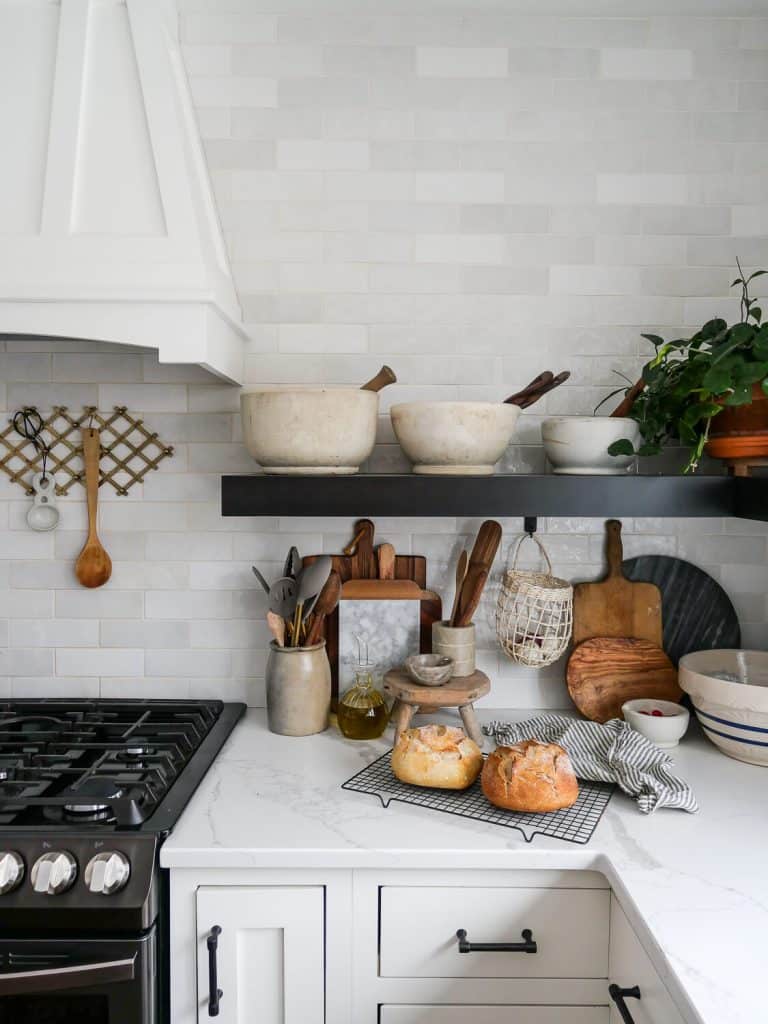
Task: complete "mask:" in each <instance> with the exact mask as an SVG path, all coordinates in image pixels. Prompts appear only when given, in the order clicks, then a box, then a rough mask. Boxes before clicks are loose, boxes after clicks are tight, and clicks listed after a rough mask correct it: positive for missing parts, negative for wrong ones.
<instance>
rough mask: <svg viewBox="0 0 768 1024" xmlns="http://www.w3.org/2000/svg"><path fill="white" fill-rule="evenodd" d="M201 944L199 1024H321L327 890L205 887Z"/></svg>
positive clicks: (201, 905) (200, 910) (200, 919)
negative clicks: (213, 1023)
mask: <svg viewBox="0 0 768 1024" xmlns="http://www.w3.org/2000/svg"><path fill="white" fill-rule="evenodd" d="M217 929H220V930H217ZM197 939H198V946H197V948H198V956H197V994H198V1021H199V1022H200V1024H203V1022H205V1024H211V1021H212V1020H213V1019H214V1018H216V1017H217V1018H218V1020H219V1021H220V1022H221V1024H255V1022H257V1021H258V1024H323V1022H324V1020H325V1005H324V1003H325V995H324V990H325V979H324V890H323V887H322V886H264V887H261V886H203V887H201V888H199V889H198V890H197ZM217 992H218V993H220V995H217Z"/></svg>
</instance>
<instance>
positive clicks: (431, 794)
mask: <svg viewBox="0 0 768 1024" xmlns="http://www.w3.org/2000/svg"><path fill="white" fill-rule="evenodd" d="M391 762H392V752H391V751H387V753H386V754H382V756H381V757H379V758H377V759H376V760H375V761H373V762H372V763H371V764H369V765H368V767H367V768H363V770H362V771H359V772H358V773H357V774H356V775H353V776H352V778H351V779H348V780H347V781H346V782H345V783H343V784H342V787H341V788H342V789H346V790H353V791H354V792H357V793H372V794H375V795H376V796H378V798H379V799H380V800H381V803H382V806H383V807H385V808H386V807H389V804H390V803H391V802H392V801H393V800H397V801H400V802H401V803H406V804H414V805H415V806H417V807H426V808H428V809H429V810H433V811H443V812H444V813H446V814H455V815H458V816H459V817H461V818H472V819H474V820H475V821H483V822H488V823H489V824H491V825H500V826H502V827H503V828H515V829H517V830H518V831H519V832H522V834H523V837H524V839H525V841H526V842H527V843H530V842H531V841H532V840H533V837H534V836H537V835H540V836H552V837H553V838H555V839H562V840H565V841H566V842H569V843H581V844H583V843H588V842H589V840H590V839H591V838H592V835H593V833H594V831H595V829H596V828H597V826H598V824H599V822H600V818H601V817H602V815H603V811H604V810H605V808H606V807H607V806H608V801H609V800H610V799H611V796H612V795H613V793H614V790H615V788H616V787H615V786H613V785H611V784H610V783H606V782H590V781H587V780H582V779H580V780H579V797H578V799H577V801H576V803H575V804H574V805H573V806H572V807H568V808H566V809H565V810H562V811H553V812H551V813H550V814H522V813H518V812H517V811H505V810H502V809H501V808H499V807H494V806H493V804H491V803H489V802H488V800H486V798H485V796H484V795H483V791H482V789H481V788H480V780H479V779H477V781H476V782H474V783H473V784H472V785H471V786H470V787H469V788H468V789H464V790H456V789H428V788H426V787H422V786H410V785H407V784H406V783H404V782H400V781H399V780H398V779H396V778H395V776H394V773H393V772H392V764H391Z"/></svg>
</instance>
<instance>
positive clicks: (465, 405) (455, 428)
mask: <svg viewBox="0 0 768 1024" xmlns="http://www.w3.org/2000/svg"><path fill="white" fill-rule="evenodd" d="M519 415H520V407H519V406H517V405H507V404H506V403H504V402H401V403H400V404H399V405H393V406H392V408H391V409H390V416H391V419H392V428H393V430H394V432H395V436H396V437H397V440H398V442H399V444H400V447H401V448H402V449H403V451H404V452H405V454H406V455H407V456H408V458H409V459H410V460H411V462H412V463H413V472H414V473H427V474H430V473H433V474H436V475H448V476H461V475H467V476H469V475H482V476H489V475H490V474H491V473H493V467H494V466H495V465H496V463H497V462H498V461H499V459H500V458H501V457H502V455H503V454H504V452H505V451H506V448H507V445H508V444H509V442H510V441H511V439H512V435H513V433H514V432H515V424H516V423H517V417H518V416H519Z"/></svg>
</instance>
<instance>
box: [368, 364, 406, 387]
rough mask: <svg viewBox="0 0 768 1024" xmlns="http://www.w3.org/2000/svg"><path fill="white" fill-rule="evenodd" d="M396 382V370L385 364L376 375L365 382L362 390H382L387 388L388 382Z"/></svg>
mask: <svg viewBox="0 0 768 1024" xmlns="http://www.w3.org/2000/svg"><path fill="white" fill-rule="evenodd" d="M396 382H397V377H396V376H395V371H394V370H392V369H391V368H390V367H389V366H386V365H385V366H382V368H381V369H380V370H379V372H378V373H377V374H376V376H375V377H371V379H370V380H369V381H366V383H365V384H363V386H362V387H361V388H360V390H361V391H381V389H382V388H385V387H386V386H387V385H388V384H395V383H396Z"/></svg>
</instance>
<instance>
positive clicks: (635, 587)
mask: <svg viewBox="0 0 768 1024" xmlns="http://www.w3.org/2000/svg"><path fill="white" fill-rule="evenodd" d="M605 528H606V545H605V551H606V557H607V560H608V575H607V576H606V577H605V579H604V580H601V581H600V582H599V583H577V584H576V586H575V587H574V588H573V642H574V644H580V643H581V642H582V641H583V640H590V639H591V638H592V637H596V636H602V637H636V638H637V639H639V640H648V641H649V642H650V643H652V644H656V646H657V647H661V644H662V628H661V627H662V622H661V591H660V590H659V588H658V587H657V586H655V585H654V584H653V583H632V582H630V580H628V579H627V578H626V577H625V576H624V573H623V571H622V568H621V559H622V554H623V552H622V544H621V523H620V522H619V520H618V519H609V520H608V522H607V523H606V524H605Z"/></svg>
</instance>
